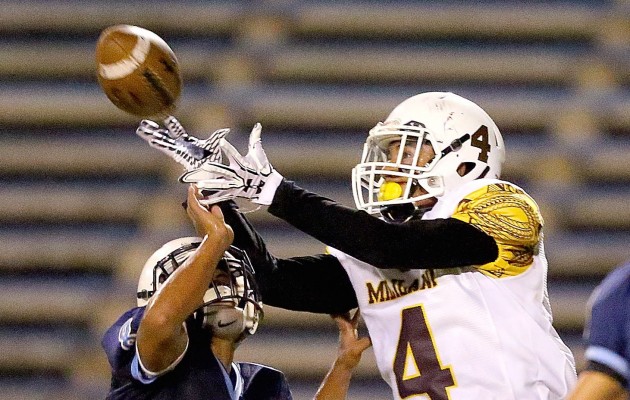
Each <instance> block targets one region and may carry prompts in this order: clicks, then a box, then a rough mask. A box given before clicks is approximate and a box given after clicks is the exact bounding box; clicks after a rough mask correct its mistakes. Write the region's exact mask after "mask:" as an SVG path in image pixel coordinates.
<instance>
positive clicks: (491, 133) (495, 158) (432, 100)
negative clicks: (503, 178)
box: [352, 92, 505, 214]
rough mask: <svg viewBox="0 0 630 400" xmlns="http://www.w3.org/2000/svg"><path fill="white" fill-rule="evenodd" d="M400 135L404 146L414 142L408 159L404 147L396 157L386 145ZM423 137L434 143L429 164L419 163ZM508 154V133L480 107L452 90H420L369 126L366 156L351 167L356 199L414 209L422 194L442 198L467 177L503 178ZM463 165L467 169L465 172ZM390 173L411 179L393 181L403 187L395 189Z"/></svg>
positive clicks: (367, 206) (372, 206)
mask: <svg viewBox="0 0 630 400" xmlns="http://www.w3.org/2000/svg"><path fill="white" fill-rule="evenodd" d="M395 141H397V142H400V148H401V149H404V148H405V147H406V146H410V147H411V148H415V149H416V150H415V152H414V154H411V155H408V156H405V161H404V162H403V151H400V152H399V153H400V154H398V157H397V159H396V160H390V159H389V157H388V154H387V150H388V147H389V145H390V144H391V143H393V142H395ZM419 143H422V144H423V146H431V147H432V149H433V153H434V154H435V156H434V157H433V158H432V159H431V160H429V161H428V162H426V163H425V164H424V165H417V164H418V159H419V157H420V147H421V146H417V144H419ZM410 159H411V160H412V161H411V162H410ZM504 160H505V146H504V144H503V137H502V136H501V133H500V132H499V129H498V128H497V126H496V124H495V123H494V121H493V120H492V119H491V118H490V116H489V115H488V114H487V113H486V112H485V111H484V110H483V109H482V108H481V107H479V106H478V105H477V104H475V103H473V102H472V101H470V100H467V99H465V98H463V97H461V96H458V95H456V94H453V93H449V92H428V93H422V94H418V95H415V96H413V97H410V98H408V99H406V100H405V101H403V102H402V103H400V104H399V105H398V106H396V107H395V108H394V110H393V111H392V112H391V113H390V114H389V116H388V117H387V119H386V120H385V121H384V122H379V123H378V124H377V125H376V126H375V127H374V128H372V129H371V130H370V132H369V135H368V138H367V140H366V142H365V144H364V147H363V154H362V157H361V161H360V163H359V164H357V165H356V167H355V168H354V169H353V170H352V187H353V194H354V200H355V204H356V206H357V208H359V209H362V210H365V211H367V212H368V213H370V214H377V213H379V212H381V211H382V210H383V209H386V208H387V207H391V206H399V205H405V206H406V207H407V208H409V209H410V210H411V211H415V210H414V208H415V206H414V205H413V204H414V202H417V201H419V200H423V199H427V198H431V197H435V198H436V199H437V201H438V202H439V201H440V197H441V196H443V195H444V194H445V193H447V192H448V191H451V190H455V189H457V188H458V187H460V186H461V185H463V184H464V183H466V182H470V181H472V180H475V179H480V178H484V177H485V178H499V176H500V175H501V166H502V164H503V161H504ZM461 166H464V167H465V168H461V169H460V167H461ZM461 170H465V173H464V174H463V175H462V174H461V173H460V172H459V171H461ZM387 179H389V180H394V179H396V180H398V181H400V180H401V179H406V185H404V188H405V189H404V190H400V188H401V187H402V186H399V185H392V186H398V188H397V189H396V188H395V189H396V190H391V189H392V188H391V187H388V182H387ZM418 186H420V187H422V188H423V189H424V190H425V191H426V192H427V193H424V194H421V195H417V191H414V188H417V187H418ZM414 192H416V194H415V193H414ZM423 211H426V210H423Z"/></svg>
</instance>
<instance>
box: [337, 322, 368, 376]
mask: <svg viewBox="0 0 630 400" xmlns="http://www.w3.org/2000/svg"><path fill="white" fill-rule="evenodd" d="M359 316H360V313H359V310H357V311H356V312H355V313H354V315H353V316H352V317H350V313H346V314H341V315H332V317H333V319H334V320H335V322H337V327H338V328H339V348H338V350H337V360H336V361H335V363H336V364H337V365H339V366H341V367H344V368H346V369H348V370H353V369H354V368H355V367H356V366H357V365H358V364H359V361H361V355H362V354H363V352H364V351H365V350H366V349H368V348H369V347H370V346H371V345H372V342H371V341H370V338H369V337H362V338H359V335H358V331H357V327H358V325H359Z"/></svg>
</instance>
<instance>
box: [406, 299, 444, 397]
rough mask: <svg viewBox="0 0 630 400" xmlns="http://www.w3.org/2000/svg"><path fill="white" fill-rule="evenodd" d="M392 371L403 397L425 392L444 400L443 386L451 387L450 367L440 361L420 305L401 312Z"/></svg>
mask: <svg viewBox="0 0 630 400" xmlns="http://www.w3.org/2000/svg"><path fill="white" fill-rule="evenodd" d="M394 374H395V375H396V383H397V385H398V394H399V395H400V397H401V398H403V399H404V398H406V397H409V396H412V395H420V394H426V395H428V396H429V398H430V399H431V400H448V398H449V397H448V392H447V390H446V389H447V388H449V387H452V386H455V379H454V378H453V373H452V371H451V368H450V367H443V366H442V365H441V363H440V360H439V357H438V353H437V350H436V348H435V343H434V342H433V336H432V335H431V329H430V327H429V325H428V323H427V321H426V318H425V316H424V309H423V307H422V306H421V305H420V306H414V307H410V308H405V309H404V310H403V311H402V328H401V330H400V336H399V338H398V347H397V349H396V358H395V359H394Z"/></svg>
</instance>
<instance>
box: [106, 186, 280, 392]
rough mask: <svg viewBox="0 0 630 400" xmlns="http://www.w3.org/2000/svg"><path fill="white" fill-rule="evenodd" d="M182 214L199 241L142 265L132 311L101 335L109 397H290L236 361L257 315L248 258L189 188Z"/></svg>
mask: <svg viewBox="0 0 630 400" xmlns="http://www.w3.org/2000/svg"><path fill="white" fill-rule="evenodd" d="M187 211H188V215H189V216H190V218H191V220H192V221H193V223H194V224H195V226H196V228H197V231H198V233H199V234H200V235H201V236H202V237H203V239H202V238H196V237H190V238H181V239H176V240H173V241H170V242H168V243H166V244H165V245H164V246H163V247H161V248H160V249H159V250H158V251H156V252H155V253H154V254H153V255H152V256H151V257H150V258H149V259H148V260H147V262H146V264H145V266H144V268H143V270H142V273H141V276H140V280H139V283H138V294H137V297H138V307H136V308H133V309H131V310H129V311H128V312H126V313H125V314H124V315H122V316H121V317H120V318H119V319H118V321H117V322H116V323H114V324H113V326H112V327H111V328H110V329H109V330H108V331H107V333H106V334H105V336H104V338H103V347H104V349H105V352H106V353H107V356H108V359H109V362H110V365H111V367H112V383H111V389H110V392H109V394H108V396H107V398H108V399H140V398H142V399H165V400H166V399H168V400H172V399H187V400H188V399H216V400H221V399H226V400H228V399H231V400H234V399H243V400H246V399H252V400H261V399H278V400H280V399H291V398H292V397H291V392H290V390H289V387H288V384H287V382H286V380H285V377H284V375H283V374H282V372H280V371H278V370H275V369H273V368H269V367H266V366H263V365H259V364H252V363H241V362H238V363H237V362H234V361H233V359H234V352H235V350H236V348H237V347H238V345H239V344H240V342H241V341H242V340H243V339H244V338H245V337H247V336H249V335H252V334H253V333H254V332H255V331H256V328H257V326H258V322H259V320H260V318H261V316H262V303H261V301H260V294H259V292H258V290H257V288H256V286H255V283H254V280H253V278H252V274H253V270H252V266H251V264H250V262H249V260H248V258H247V256H246V255H245V254H244V253H243V252H242V251H240V250H239V249H237V248H235V247H233V246H230V244H231V242H232V239H233V232H232V229H231V228H230V227H229V226H228V225H226V224H225V222H224V220H223V216H222V214H221V211H220V209H219V207H213V208H212V209H211V210H207V209H205V208H204V207H203V206H201V205H200V204H199V203H198V201H197V200H196V198H195V193H194V188H192V187H191V188H190V189H189V193H188V208H187Z"/></svg>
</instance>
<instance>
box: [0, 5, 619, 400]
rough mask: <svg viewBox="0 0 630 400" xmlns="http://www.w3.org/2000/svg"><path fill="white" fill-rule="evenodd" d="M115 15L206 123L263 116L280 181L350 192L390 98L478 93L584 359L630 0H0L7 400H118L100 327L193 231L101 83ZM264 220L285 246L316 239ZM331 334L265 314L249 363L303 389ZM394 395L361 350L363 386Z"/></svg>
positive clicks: (606, 218) (613, 238) (614, 232)
mask: <svg viewBox="0 0 630 400" xmlns="http://www.w3.org/2000/svg"><path fill="white" fill-rule="evenodd" d="M119 23H128V24H134V25H139V26H142V27H145V28H147V29H151V30H153V31H155V32H156V33H158V34H159V35H161V36H162V37H163V38H164V39H165V40H166V41H167V42H168V43H169V44H170V46H171V47H172V48H173V50H174V51H175V53H176V54H177V56H178V58H179V60H180V63H181V67H182V70H183V74H184V93H183V97H182V100H181V103H180V104H181V106H180V108H179V110H178V111H177V112H176V113H175V115H176V116H177V117H178V118H179V119H180V120H181V121H182V123H183V124H184V126H186V127H187V128H188V130H189V131H190V132H191V133H193V134H195V135H197V136H205V135H206V134H207V133H210V132H211V131H213V130H215V129H217V128H220V127H232V128H233V133H232V134H231V138H232V140H233V141H235V142H236V143H237V144H239V145H244V144H245V142H246V138H247V135H248V133H249V130H250V129H251V127H252V126H253V124H254V123H255V122H257V121H260V122H261V123H262V125H263V132H264V143H265V148H266V149H267V152H268V155H269V157H270V160H272V162H273V164H274V166H275V167H276V168H277V169H278V170H279V171H281V172H282V173H283V174H284V176H285V177H287V178H289V179H293V180H296V181H298V182H299V183H300V184H301V185H302V186H303V187H306V188H309V189H313V190H316V191H319V192H321V193H323V194H326V195H328V196H330V197H332V198H334V199H337V200H340V201H341V202H342V203H345V204H347V205H350V206H352V205H353V203H352V195H351V189H350V170H351V168H352V167H353V166H354V164H355V163H356V162H357V161H358V159H359V156H360V151H361V145H362V142H363V140H364V138H365V135H366V133H367V131H368V130H369V129H370V128H371V127H372V126H373V125H375V124H376V122H378V121H380V120H382V119H384V118H385V117H386V115H387V113H388V112H389V111H390V110H391V109H392V107H393V106H395V105H396V104H397V103H399V102H400V101H402V100H403V99H405V98H406V97H409V96H411V95H413V94H416V93H420V92H425V91H431V90H448V91H453V92H455V93H458V94H461V95H463V96H465V97H467V98H470V99H471V100H473V101H475V102H477V103H478V104H479V105H481V106H482V107H483V108H485V109H486V110H487V111H488V112H489V114H490V115H491V116H493V118H494V119H495V121H496V122H497V124H498V125H499V127H500V129H501V130H502V132H503V135H504V138H505V142H506V146H507V151H508V159H507V163H506V166H505V178H507V179H509V180H513V181H514V182H516V183H517V184H519V185H521V186H522V187H524V188H525V189H526V190H527V191H528V192H530V193H531V194H532V195H533V196H534V198H535V199H537V201H538V202H539V204H540V206H541V208H542V211H543V216H544V217H545V219H546V228H545V236H546V251H547V256H548V260H549V291H550V296H551V301H552V307H553V310H554V313H555V325H556V327H557V329H558V330H559V332H560V334H561V336H562V337H563V339H564V340H565V341H566V342H567V343H568V344H569V345H570V346H571V348H572V349H573V350H574V352H575V355H576V358H577V360H578V368H580V367H581V366H582V365H583V361H582V352H583V348H582V343H581V338H580V334H581V330H582V327H583V324H584V316H585V305H586V301H587V298H588V296H589V294H590V292H591V291H592V289H593V288H594V286H595V285H596V284H597V283H598V282H599V281H600V280H601V278H602V277H603V276H604V274H606V273H607V272H608V271H610V270H611V269H612V268H614V267H615V266H616V265H618V264H619V263H621V262H622V261H624V260H626V259H628V258H630V250H628V244H629V243H630V186H629V183H630V162H629V156H628V152H629V151H630V2H629V1H628V0H600V1H591V0H561V1H560V0H557V1H556V0H550V1H517V0H508V1H498V0H496V1H491V0H486V1H474V2H473V1H465V0H451V1H443V2H437V1H436V2H431V1H404V0H389V1H358V0H357V1H352V2H345V1H344V2H338V1H332V0H330V1H329V0H309V1H297V0H293V1H292V0H277V1H238V0H234V1H194V0H179V1H172V2H166V1H152V2H148V1H136V0H127V1H102V0H101V1H98V0H90V1H80V0H53V1H45V0H39V1H0V166H1V167H0V182H1V184H0V205H1V207H0V398H2V399H88V398H103V397H104V395H105V393H106V390H107V388H108V385H109V375H108V374H109V370H108V365H107V362H106V359H105V356H104V353H102V351H101V349H100V344H99V342H100V337H101V335H102V333H103V332H104V330H105V329H106V327H107V326H108V325H109V324H111V323H112V322H113V321H114V319H115V318H116V317H117V316H118V314H119V313H120V312H122V311H123V310H125V309H126V308H128V307H130V306H132V305H133V304H134V303H135V299H134V292H135V285H136V279H137V276H138V273H139V271H140V268H141V267H142V265H143V263H144V260H145V259H146V257H148V255H150V254H151V253H152V252H153V251H154V250H155V249H156V248H158V247H159V246H160V245H161V244H162V243H164V242H166V241H167V240H169V239H172V238H175V237H177V236H180V235H188V234H190V233H192V231H191V230H190V228H189V226H188V223H187V220H186V218H185V214H184V212H183V210H182V209H181V207H180V206H179V203H180V202H181V201H182V200H183V198H184V192H185V188H184V187H182V186H181V185H179V184H177V183H176V177H177V176H178V175H179V173H180V172H181V171H180V169H179V167H178V166H177V165H175V163H173V162H172V161H170V160H169V159H167V158H166V157H164V156H163V155H162V154H160V153H158V152H157V151H155V150H152V149H150V148H149V147H148V146H147V145H146V144H145V143H144V142H143V141H142V140H141V139H139V138H138V137H136V136H135V134H134V131H135V128H136V126H137V123H138V122H139V121H138V120H137V119H135V118H132V117H129V116H128V115H125V114H124V113H123V112H121V111H119V110H118V109H116V108H115V107H114V106H113V105H112V104H111V103H110V102H109V101H108V100H107V98H106V97H105V95H104V94H103V93H102V92H101V91H100V89H99V87H98V85H97V83H96V79H95V62H94V45H95V42H96V39H97V37H98V35H99V33H100V31H101V30H102V29H103V28H105V27H107V26H109V25H114V24H119ZM241 148H242V147H241ZM250 216H251V218H252V220H254V221H255V223H256V225H257V226H258V227H259V228H260V230H261V231H262V232H263V234H264V236H266V237H267V238H268V239H269V243H270V248H271V250H272V251H273V252H274V253H275V254H276V255H278V256H292V255H303V254H308V253H316V252H320V251H321V250H322V248H323V247H322V245H321V244H320V243H317V242H315V241H313V240H312V239H309V238H308V237H306V236H305V235H303V234H301V233H299V232H296V231H295V230H293V229H292V228H290V227H289V226H287V225H286V224H284V223H282V222H280V221H278V220H277V219H274V218H273V217H270V216H269V215H268V214H267V213H265V212H264V211H259V212H256V213H252V214H250ZM419 245H421V244H419ZM322 290H323V291H325V290H326V288H322ZM463 335H465V333H463ZM336 340H337V333H336V328H335V326H334V323H333V321H332V320H330V319H329V317H328V316H316V315H310V314H300V313H288V312H283V311H281V310H277V309H270V308H269V309H268V310H267V318H266V320H265V321H264V323H263V325H262V326H261V329H260V331H259V334H257V335H256V336H255V337H254V338H253V339H251V340H249V341H246V342H245V343H244V344H243V345H242V346H241V348H240V349H239V354H238V355H239V358H241V359H246V360H253V361H258V362H262V363H267V364H269V365H272V366H275V367H277V368H279V369H281V370H283V371H284V372H285V373H286V374H287V376H288V377H289V380H290V383H291V384H292V386H293V390H294V393H295V396H296V399H308V398H310V397H311V396H312V395H313V394H314V393H315V390H316V388H317V385H318V384H319V382H320V380H321V379H322V377H323V376H324V374H325V372H326V370H327V368H328V366H329V365H330V363H331V362H332V360H333V357H334V355H335V351H336ZM389 397H390V395H389V390H388V388H387V387H386V386H385V384H384V383H383V382H382V381H381V380H380V377H379V375H378V372H377V370H376V368H375V366H374V363H373V355H372V353H371V352H368V354H366V355H365V356H364V359H363V361H362V363H361V366H360V369H359V371H358V372H357V374H356V376H355V379H354V380H353V383H352V387H351V396H350V398H351V399H377V398H378V399H381V398H389Z"/></svg>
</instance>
